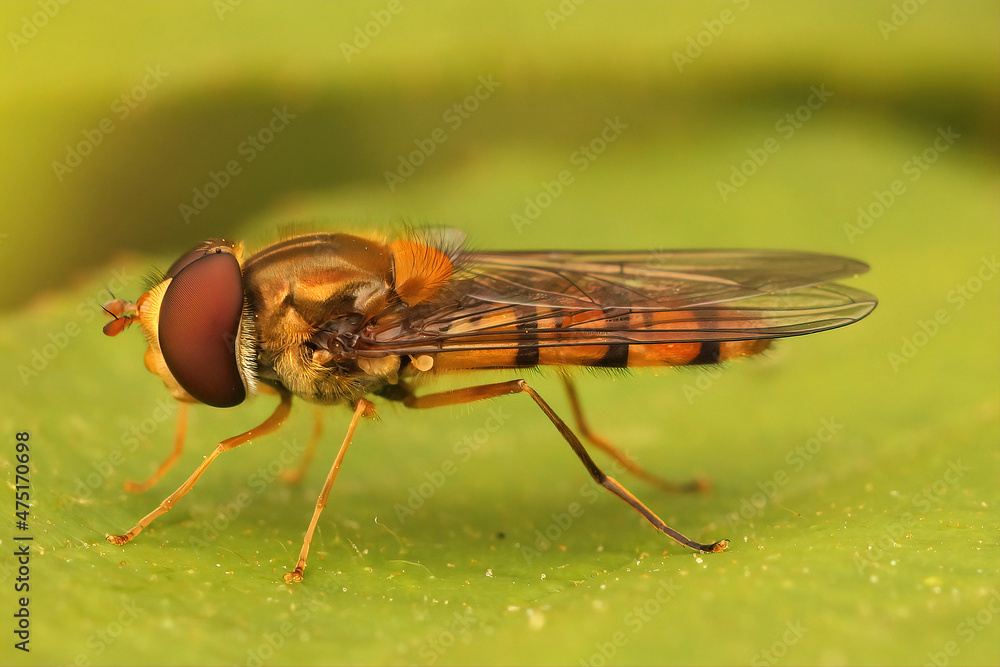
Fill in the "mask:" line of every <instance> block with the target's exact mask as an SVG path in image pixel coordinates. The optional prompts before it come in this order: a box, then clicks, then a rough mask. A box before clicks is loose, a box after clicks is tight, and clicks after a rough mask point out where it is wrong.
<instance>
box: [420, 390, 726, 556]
mask: <svg viewBox="0 0 1000 667" xmlns="http://www.w3.org/2000/svg"><path fill="white" fill-rule="evenodd" d="M519 393H525V394H528V396H530V397H531V398H532V400H534V401H535V403H536V404H537V405H538V407H539V408H541V410H542V412H544V413H545V416H546V417H548V418H549V421H550V422H552V425H553V426H555V427H556V429H557V430H558V431H559V433H560V434H561V435H562V437H563V439H565V440H566V442H568V443H569V446H570V447H572V448H573V452H574V453H575V454H576V455H577V457H578V458H579V459H580V460H581V461H582V462H583V465H584V467H585V468H586V469H587V472H589V473H590V476H591V477H592V478H593V479H594V481H595V482H597V483H598V484H600V485H601V486H603V487H604V488H605V489H607V490H608V491H610V492H611V493H613V494H615V495H616V496H618V497H619V498H621V499H622V500H624V501H625V502H626V503H628V504H629V505H631V506H632V507H633V509H635V510H636V511H637V512H639V514H641V515H642V516H644V517H645V518H646V520H647V521H649V522H650V523H651V524H653V527H654V528H656V529H657V530H659V531H660V532H661V533H664V534H665V535H667V536H668V537H670V538H672V539H674V540H676V541H677V542H680V543H681V544H683V545H684V546H686V547H690V548H692V549H695V550H697V551H706V552H712V553H714V552H719V551H723V550H724V549H725V548H726V547H727V546H729V541H728V540H721V541H719V542H713V543H712V544H701V543H700V542H695V541H694V540H691V539H688V538H687V537H685V536H684V535H681V534H680V533H679V532H677V531H676V530H674V529H673V528H671V527H670V526H668V525H667V524H666V523H664V522H663V520H662V519H661V518H660V517H658V516H656V514H654V513H653V511H652V510H651V509H649V508H648V507H646V506H645V505H643V504H642V502H640V501H639V499H638V498H636V497H635V496H633V495H632V494H631V493H629V491H628V490H627V489H625V487H623V486H622V485H621V484H619V483H618V482H617V481H616V480H615V479H614V478H613V477H609V476H608V475H606V474H605V473H604V471H602V470H601V469H600V468H599V467H597V464H596V463H594V460H593V459H592V458H590V455H589V454H588V453H587V450H586V449H585V448H584V446H583V444H582V443H581V442H580V439H579V438H577V437H576V434H575V433H573V431H571V430H570V428H569V427H568V426H567V425H566V422H564V421H563V420H562V418H560V417H559V415H557V414H556V413H555V412H554V411H553V410H552V408H551V407H549V404H548V403H546V402H545V401H544V400H543V399H542V397H541V396H539V395H538V393H537V392H536V391H535V390H534V389H532V388H531V387H530V386H528V383H527V382H525V381H524V380H510V381H508V382H497V383H495V384H485V385H479V386H476V387H467V388H465V389H456V390H453V391H444V392H441V393H438V394H428V395H426V396H413V395H410V396H407V397H405V398H404V399H403V404H404V405H406V406H407V407H410V408H435V407H440V406H444V405H457V404H460V403H471V402H473V401H481V400H484V399H487V398H497V397H500V396H506V395H507V394H519Z"/></svg>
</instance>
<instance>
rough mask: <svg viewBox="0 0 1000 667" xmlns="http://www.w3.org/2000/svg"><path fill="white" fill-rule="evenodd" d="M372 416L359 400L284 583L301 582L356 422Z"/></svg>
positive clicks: (369, 405) (365, 403)
mask: <svg viewBox="0 0 1000 667" xmlns="http://www.w3.org/2000/svg"><path fill="white" fill-rule="evenodd" d="M374 416H375V405H374V404H373V403H372V402H371V401H368V400H365V399H363V398H359V399H358V403H357V405H355V406H354V416H353V417H351V423H350V425H349V426H348V427H347V434H346V435H345V436H344V442H343V443H342V444H341V445H340V451H339V452H337V458H336V459H334V461H333V466H331V468H330V472H329V473H328V474H327V476H326V483H325V484H323V490H322V491H320V492H319V498H317V499H316V509H315V510H313V515H312V519H310V521H309V528H307V529H306V536H305V539H304V540H302V550H301V551H299V560H298V562H297V563H296V564H295V569H294V570H292V571H291V572H289V573H287V574H286V575H285V581H286V582H288V583H289V584H290V583H293V582H296V581H302V573H303V572H304V571H305V569H306V556H308V555H309V544H310V543H311V542H312V537H313V532H314V531H315V530H316V524H317V523H318V522H319V515H320V514H322V513H323V508H324V507H326V501H327V498H329V497H330V488H331V487H332V486H333V482H334V480H335V479H337V473H338V472H340V465H341V464H342V463H343V462H344V456H345V455H346V454H347V448H348V447H349V446H350V445H351V440H352V439H353V438H354V429H355V428H357V426H358V422H359V421H361V418H362V417H374Z"/></svg>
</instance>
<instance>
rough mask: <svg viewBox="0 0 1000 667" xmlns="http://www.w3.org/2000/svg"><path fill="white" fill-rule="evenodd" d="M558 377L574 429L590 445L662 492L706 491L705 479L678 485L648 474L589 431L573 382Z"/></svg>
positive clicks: (564, 376)
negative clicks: (568, 405) (566, 397)
mask: <svg viewBox="0 0 1000 667" xmlns="http://www.w3.org/2000/svg"><path fill="white" fill-rule="evenodd" d="M560 377H561V378H562V381H563V386H565V387H566V394H567V396H569V404H570V408H571V409H572V410H573V418H574V419H575V420H576V428H577V430H578V431H580V434H581V435H582V436H583V437H584V438H586V439H587V440H588V441H589V442H590V443H591V444H592V445H594V446H595V447H597V448H598V449H600V450H603V451H604V452H605V453H606V454H608V455H609V456H610V457H611V458H613V459H614V460H615V461H618V463H620V464H622V465H623V466H624V467H625V469H626V470H628V471H629V472H630V473H632V474H633V475H635V476H636V477H638V478H640V479H644V480H646V481H647V482H649V483H650V484H652V485H653V486H657V487H659V488H661V489H663V490H664V491H670V492H671V493H687V492H691V491H708V489H709V484H708V480H706V479H692V480H691V481H689V482H684V483H682V484H678V483H677V482H672V481H670V480H669V479H664V478H662V477H660V476H658V475H654V474H653V473H651V472H649V471H648V470H646V469H645V468H643V467H642V466H640V465H639V464H638V463H636V462H635V461H633V460H632V459H631V458H630V457H629V455H628V454H626V453H625V452H623V451H622V450H620V449H618V448H617V447H615V446H614V445H612V444H611V443H610V442H608V441H607V440H605V439H604V438H602V437H601V436H599V435H597V434H596V433H594V432H593V431H591V430H590V426H589V425H588V424H587V421H586V419H584V417H583V409H582V408H581V407H580V399H579V398H578V397H577V394H576V387H575V386H574V385H573V380H572V379H570V377H569V376H567V375H564V374H561V375H560Z"/></svg>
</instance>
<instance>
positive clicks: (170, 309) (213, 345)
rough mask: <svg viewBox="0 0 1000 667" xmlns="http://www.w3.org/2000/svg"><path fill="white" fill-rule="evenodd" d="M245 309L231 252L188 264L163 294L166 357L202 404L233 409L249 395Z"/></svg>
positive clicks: (237, 267)
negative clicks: (240, 335) (242, 343)
mask: <svg viewBox="0 0 1000 667" xmlns="http://www.w3.org/2000/svg"><path fill="white" fill-rule="evenodd" d="M210 252H211V251H210ZM242 312H243V282H242V279H241V276H240V265H239V262H237V261H236V258H235V257H234V256H233V255H231V254H229V253H227V252H222V251H216V252H214V253H211V254H207V255H202V256H201V257H197V258H194V259H193V260H192V261H190V262H188V263H187V264H186V265H185V266H183V267H182V268H181V269H180V270H179V271H178V272H177V273H176V275H174V277H173V279H172V280H171V281H170V285H168V286H167V291H166V293H165V294H164V295H163V301H162V302H161V303H160V317H159V338H160V350H161V351H162V352H163V360H164V361H166V363H167V368H169V369H170V372H171V374H173V376H174V379H176V380H177V382H178V383H179V384H180V385H181V386H182V387H183V388H184V389H185V390H186V391H187V392H188V393H189V394H191V396H193V397H194V398H196V399H198V400H199V401H201V402H202V403H206V404H207V405H212V406H215V407H217V408H228V407H232V406H234V405H239V404H240V403H242V402H243V400H244V399H245V398H246V395H247V393H246V388H245V387H244V386H243V381H242V380H241V379H240V372H239V365H238V363H237V360H236V336H237V332H238V331H239V326H240V316H241V314H242Z"/></svg>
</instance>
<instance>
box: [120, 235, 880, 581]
mask: <svg viewBox="0 0 1000 667" xmlns="http://www.w3.org/2000/svg"><path fill="white" fill-rule="evenodd" d="M867 268H868V267H867V266H865V265H864V264H862V263H860V262H857V261H855V260H852V259H847V258H844V257H836V256H832V255H820V254H812V253H805V252H792V251H781V250H675V251H665V252H652V253H651V252H613V251H608V252H601V251H597V252H579V251H545V252H480V251H476V250H470V249H467V248H465V246H464V235H463V234H462V233H461V232H457V231H454V230H446V229H429V230H423V231H413V232H410V233H408V234H406V235H403V236H401V237H400V238H396V239H393V240H389V239H387V238H383V237H380V236H376V235H373V236H359V235H354V234H304V235H299V236H293V237H291V238H288V239H285V240H283V241H280V242H278V243H274V244H272V245H268V246H266V247H264V248H261V249H260V250H258V251H257V252H254V253H252V254H248V253H245V252H244V250H243V245H242V244H239V243H231V242H229V241H226V240H224V239H215V240H211V241H206V242H205V243H202V244H201V245H199V246H197V247H196V248H194V249H193V250H191V251H190V252H188V253H187V254H185V255H183V256H182V257H181V258H180V259H178V260H177V261H176V262H174V264H173V265H172V266H171V267H170V269H169V270H168V271H167V272H166V274H165V275H164V276H162V279H159V280H155V284H152V285H150V289H149V290H148V291H147V292H146V293H145V294H143V295H142V296H140V297H139V299H138V300H137V301H136V302H135V303H130V302H126V301H122V300H118V299H116V300H113V301H111V302H109V303H107V304H105V310H107V312H108V313H109V314H110V315H111V316H113V317H114V319H113V320H112V321H110V322H108V324H107V325H106V326H105V328H104V332H105V333H106V334H108V335H109V336H114V335H117V334H118V333H120V332H121V331H122V330H123V329H124V328H125V327H126V326H127V325H129V324H131V323H133V322H138V323H139V326H140V327H141V329H142V332H143V334H145V336H146V340H147V342H148V348H147V350H146V354H145V362H146V368H148V369H149V370H150V371H151V372H153V373H155V374H156V375H158V376H159V377H160V378H161V379H162V380H163V382H164V383H165V384H166V386H167V388H168V389H169V390H170V392H171V393H172V394H173V395H174V397H175V398H177V399H178V400H179V401H181V406H182V410H181V412H180V416H179V419H178V428H177V435H176V437H175V443H174V450H173V452H172V454H171V456H170V457H169V458H168V459H167V460H165V461H164V462H163V463H162V464H161V465H160V468H159V469H158V470H157V471H156V473H154V475H153V476H152V477H151V478H150V479H149V480H147V481H146V482H145V483H142V484H137V483H134V482H132V483H130V484H129V485H128V488H130V489H131V490H134V491H141V490H144V489H146V488H148V487H149V486H151V485H152V484H153V483H154V482H155V481H156V480H157V479H159V478H160V477H161V476H162V475H163V473H164V472H166V470H167V469H168V468H169V467H170V466H171V465H172V464H173V463H174V462H175V461H176V460H177V458H178V456H179V455H180V453H181V449H182V447H183V440H184V435H185V433H184V432H185V428H186V427H185V420H186V410H185V409H184V408H185V406H186V404H188V403H205V404H207V405H211V406H216V407H231V406H235V405H238V404H240V403H242V402H243V401H244V400H245V399H246V398H247V397H249V396H252V395H254V394H257V393H261V392H268V393H273V394H277V396H278V398H279V403H278V406H277V407H276V408H275V410H274V412H273V413H272V414H271V415H270V416H269V417H268V418H267V419H266V420H264V421H263V422H262V423H261V424H259V425H257V426H255V427H254V428H252V429H250V430H249V431H247V432H245V433H242V434H240V435H236V436H233V437H231V438H229V439H227V440H224V441H222V442H221V443H219V444H218V446H217V447H216V448H215V450H214V451H213V452H212V453H211V454H209V455H208V456H207V457H206V458H205V460H204V461H203V462H202V464H201V465H199V466H198V468H197V469H196V470H195V471H194V473H193V474H192V475H191V476H190V477H189V478H188V480H187V481H186V482H184V483H183V484H182V485H181V486H180V487H179V488H178V489H177V490H176V491H174V492H173V493H172V494H170V495H169V496H168V497H167V498H166V499H165V500H164V501H163V502H162V503H160V505H159V506H158V507H157V508H156V509H154V510H153V511H152V512H150V513H149V514H148V515H146V516H145V517H143V518H142V519H141V520H140V521H139V522H138V523H137V524H136V525H135V526H134V527H133V528H132V529H131V530H129V531H128V532H127V533H125V534H123V535H109V536H108V540H109V541H110V542H112V543H114V544H119V545H121V544H125V543H126V542H128V541H130V540H131V539H132V538H134V537H135V536H136V535H138V534H139V533H140V532H141V531H142V530H143V528H145V527H146V526H148V525H149V524H150V523H151V522H152V521H153V520H154V519H155V518H156V517H158V516H160V515H161V514H163V513H164V512H166V511H167V510H169V509H170V508H171V507H173V505H174V504H175V503H176V502H177V501H178V500H179V499H180V498H181V496H183V495H184V494H186V493H187V492H188V491H190V490H191V488H192V487H193V486H194V484H195V483H196V482H197V481H198V478H199V477H201V475H202V473H204V472H205V470H206V469H207V468H208V466H209V465H210V464H211V463H212V462H213V461H214V460H215V459H216V458H217V457H218V456H219V455H220V454H222V453H223V452H225V451H227V450H230V449H233V448H234V447H238V446H239V445H242V444H244V443H247V442H250V441H251V440H252V439H254V438H257V437H259V436H261V435H264V434H266V433H270V432H272V431H274V430H275V429H277V428H278V427H279V426H281V424H282V423H283V422H284V421H285V418H286V417H287V416H288V413H289V408H290V406H291V400H292V395H295V396H299V397H301V398H304V399H305V400H307V401H310V402H312V403H317V404H335V403H336V404H343V405H346V406H349V407H351V408H352V409H353V411H354V414H353V417H352V418H351V421H350V424H349V425H348V427H347V433H346V435H345V437H344V440H343V443H342V444H341V446H340V450H339V452H338V454H337V456H336V459H335V460H334V463H333V466H332V467H331V469H330V472H329V474H328V476H327V478H326V482H325V484H324V486H323V489H322V491H321V492H320V495H319V498H318V500H317V502H316V507H315V510H314V511H313V515H312V519H311V521H310V522H309V526H308V528H307V529H306V534H305V538H304V540H303V543H302V549H301V552H300V555H299V559H298V562H297V563H296V565H295V568H294V570H293V571H292V572H289V573H288V574H286V575H285V580H286V581H289V582H292V581H301V580H302V574H303V571H304V569H305V566H306V556H307V555H308V552H309V544H310V542H311V540H312V535H313V532H314V531H315V529H316V524H317V522H318V520H319V517H320V513H321V512H322V510H323V508H324V506H325V505H326V502H327V497H328V496H329V493H330V487H331V486H332V485H333V482H334V479H335V478H336V476H337V472H338V471H339V470H340V466H341V463H342V462H343V460H344V455H345V453H346V451H347V448H348V446H349V445H350V443H351V439H352V437H353V435H354V430H355V428H356V427H357V425H358V422H359V421H360V420H361V419H362V418H363V417H373V416H374V415H375V406H374V404H373V403H372V402H371V400H370V397H376V396H377V397H380V398H383V399H387V400H390V401H399V402H401V403H402V404H403V405H405V406H407V407H409V408H431V407H437V406H444V405H455V404H459V403H469V402H473V401H479V400H483V399H488V398H496V397H499V396H504V395H507V394H517V393H525V394H527V395H528V396H529V397H530V398H531V399H532V400H533V401H534V402H535V403H536V404H537V405H538V407H539V408H541V410H542V412H543V413H545V416H546V417H548V419H549V421H551V422H552V424H553V425H554V426H555V427H556V429H557V430H558V431H559V433H560V434H561V435H562V437H563V438H564V439H565V440H566V442H567V443H569V445H570V447H572V448H573V451H574V452H575V453H576V455H577V457H579V459H580V460H581V461H582V462H583V465H584V467H586V469H587V472H588V473H590V476H591V477H593V479H594V480H595V481H596V482H597V483H599V484H600V485H601V486H603V487H604V488H606V489H608V490H609V491H611V492H612V493H614V494H615V495H617V496H618V497H619V498H621V499H622V500H624V501H625V502H627V503H628V504H629V505H631V506H632V507H633V508H634V509H635V510H637V511H638V512H639V513H640V514H642V515H643V516H644V517H645V518H646V519H647V520H648V521H649V522H650V523H651V524H653V526H654V527H655V528H656V529H657V530H659V531H661V532H663V533H665V534H666V535H667V536H669V537H671V538H673V539H674V540H676V541H677V542H680V543H681V544H683V545H685V546H688V547H690V548H692V549H696V550H698V551H705V552H718V551H722V550H723V549H725V548H726V546H727V545H728V542H727V541H726V540H721V541H719V542H713V543H711V544H701V543H699V542H695V541H693V540H690V539H688V538H687V537H685V536H684V535H682V534H680V533H679V532H677V531H676V530H674V529H672V528H670V527H669V526H667V525H666V524H665V523H664V522H663V521H662V520H661V519H660V518H659V517H658V516H657V515H656V514H654V513H653V511H652V510H650V509H649V508H647V507H646V506H645V505H644V504H643V503H642V502H640V501H639V500H638V499H637V498H636V497H635V496H633V495H632V494H631V493H630V492H629V491H627V490H626V489H625V488H624V487H623V486H622V485H621V484H619V483H618V482H617V481H616V480H615V479H613V478H612V477H609V476H608V475H606V474H605V473H604V472H603V471H602V470H601V469H600V468H599V467H598V466H597V464H596V463H595V462H594V460H593V459H592V458H591V457H590V454H589V453H588V452H587V450H586V449H585V448H584V445H583V444H582V443H581V441H580V439H579V438H578V437H577V435H576V434H575V433H574V431H573V430H571V429H570V427H569V426H568V425H567V424H566V422H564V421H563V420H562V419H561V418H560V417H559V416H558V415H557V414H556V413H555V412H554V411H553V410H552V408H551V407H549V405H548V403H546V402H545V400H544V399H542V397H541V396H540V395H539V394H538V393H537V392H536V391H535V390H534V389H533V388H532V387H531V386H530V385H529V384H528V383H527V382H525V381H524V380H522V379H515V380H508V381H504V382H495V383H490V384H480V385H475V386H470V387H467V388H464V389H457V390H452V391H445V392H441V393H432V394H423V395H417V394H416V393H414V390H413V387H414V386H415V385H416V384H418V383H419V382H420V381H421V380H423V379H426V378H431V377H433V376H435V375H437V374H439V373H451V372H454V371H472V370H482V369H522V368H532V367H535V366H560V367H566V366H585V367H597V368H638V367H644V366H683V365H688V364H715V363H719V362H723V361H727V360H729V359H733V358H735V357H742V356H749V355H754V354H757V353H759V352H761V351H763V350H764V349H765V348H767V346H768V345H769V344H770V341H771V339H774V338H782V337H785V336H797V335H801V334H807V333H813V332H816V331H824V330H826V329H833V328H836V327H840V326H844V325H846V324H850V323H852V322H856V321H858V320H860V319H861V318H863V317H865V316H866V315H867V314H868V313H870V312H871V311H872V309H873V308H874V307H875V304H876V299H875V297H873V296H872V295H870V294H868V293H866V292H862V291H860V290H856V289H853V288H850V287H845V286H843V285H839V284H836V283H833V282H830V281H833V280H836V279H838V278H845V277H849V276H854V275H857V274H860V273H863V272H865V271H866V270H867ZM562 377H563V381H564V383H565V385H566V389H567V391H568V392H569V398H570V403H571V405H572V409H573V413H574V417H575V421H576V423H577V426H578V429H577V430H578V431H579V432H580V433H581V434H582V435H583V436H584V439H585V440H587V441H589V442H590V443H591V444H593V445H594V446H596V447H598V448H599V449H602V450H604V451H605V452H606V453H608V454H609V455H610V456H612V457H614V458H615V459H617V460H618V461H619V462H620V463H621V464H622V465H623V466H624V467H625V468H626V469H628V470H630V471H631V472H633V473H635V474H637V475H640V476H643V477H645V478H646V479H648V480H650V481H653V482H655V483H658V484H660V485H661V486H663V487H666V488H673V489H678V488H689V487H697V486H698V485H697V484H691V485H688V487H683V486H678V485H672V484H670V483H669V482H666V481H664V480H661V479H659V478H658V477H655V476H653V475H651V474H650V473H648V472H646V471H645V470H643V469H642V468H640V467H639V466H638V465H636V464H635V463H633V462H632V461H631V460H630V459H629V458H628V457H627V456H625V454H624V453H622V452H620V451H619V450H617V449H615V448H614V447H612V446H611V445H610V444H609V443H608V442H606V441H604V440H603V439H601V438H600V437H598V436H596V435H594V434H593V433H591V432H590V430H589V428H588V427H587V425H586V423H585V422H584V420H583V416H582V413H581V411H580V406H579V403H578V401H577V398H576V393H575V391H574V389H573V385H572V384H571V382H570V379H569V378H568V376H566V375H563V376H562ZM316 440H318V428H317V431H316V433H315V434H314V437H313V442H312V443H311V444H310V447H309V450H308V451H307V453H306V455H305V459H306V461H308V459H309V458H311V454H312V450H313V447H314V446H315V444H316Z"/></svg>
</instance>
